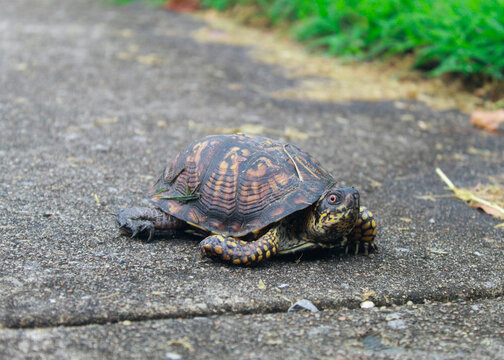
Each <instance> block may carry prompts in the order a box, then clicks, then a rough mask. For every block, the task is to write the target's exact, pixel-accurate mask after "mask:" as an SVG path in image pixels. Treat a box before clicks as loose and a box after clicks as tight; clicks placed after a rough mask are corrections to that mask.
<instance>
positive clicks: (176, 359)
mask: <svg viewBox="0 0 504 360" xmlns="http://www.w3.org/2000/svg"><path fill="white" fill-rule="evenodd" d="M165 358H166V359H169V360H180V359H182V356H181V355H179V354H177V353H166V354H165Z"/></svg>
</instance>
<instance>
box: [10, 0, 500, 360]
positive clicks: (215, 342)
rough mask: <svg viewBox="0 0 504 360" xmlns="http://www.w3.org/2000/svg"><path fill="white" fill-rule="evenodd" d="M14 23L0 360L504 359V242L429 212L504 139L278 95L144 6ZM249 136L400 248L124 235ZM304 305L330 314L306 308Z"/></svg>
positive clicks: (409, 111) (16, 14)
mask: <svg viewBox="0 0 504 360" xmlns="http://www.w3.org/2000/svg"><path fill="white" fill-rule="evenodd" d="M0 8H1V9H2V10H1V11H0V29H1V31H0V134H1V137H0V159H1V161H0V179H1V185H0V200H1V201H0V236H1V243H0V269H1V271H0V289H1V291H0V357H5V358H57V359H65V358H72V359H76V358H83V359H84V358H85V359H89V358H97V359H98V358H118V359H119V358H120V359H126V358H142V359H143V358H159V359H182V358H183V359H194V358H200V359H203V358H221V357H236V358H237V357H241V358H248V359H254V358H263V359H264V358H273V359H277V358H278V359H280V358H299V359H306V358H336V359H338V358H341V359H343V358H359V359H362V358H373V359H374V358H412V359H422V358H426V359H427V358H429V359H432V358H439V359H459V358H488V359H496V358H504V333H503V331H504V330H503V329H504V316H503V315H502V314H503V310H504V309H503V305H502V304H503V299H502V297H501V296H502V295H503V293H504V290H503V286H504V280H503V279H504V260H503V259H504V246H503V245H504V240H503V238H504V231H503V229H502V228H501V229H499V228H495V225H497V224H498V223H499V222H498V220H496V219H494V218H492V217H491V216H489V215H487V214H484V213H482V212H479V211H477V210H475V209H474V208H470V207H469V206H467V205H466V204H465V203H463V202H462V201H460V200H457V199H456V198H453V197H430V196H429V195H440V194H449V192H448V191H447V190H446V189H445V185H444V183H443V182H442V181H441V180H440V179H439V177H438V176H437V175H436V173H435V168H436V167H440V168H442V169H443V170H444V172H445V173H446V174H447V175H448V176H449V177H450V178H451V179H452V180H454V181H455V182H456V183H457V185H459V186H474V185H476V184H477V183H478V182H482V183H488V182H489V180H488V177H489V176H495V175H503V174H504V162H503V158H504V141H503V139H502V136H498V135H493V134H488V133H484V132H481V131H479V130H477V129H474V128H472V127H471V126H470V124H469V121H468V117H467V116H465V115H463V114H461V113H458V112H456V111H443V112H440V111H435V110H431V109H430V108H428V107H426V106H424V105H422V104H421V103H416V102H408V101H401V102H397V101H388V102H372V103H371V102H369V103H367V102H348V101H347V102H338V103H332V102H314V101H301V100H285V99H284V100H281V99H278V98H277V97H274V96H272V95H271V94H272V93H274V92H276V91H278V90H282V89H285V88H289V87H292V86H294V85H295V83H296V80H295V79H292V78H289V77H287V76H284V74H283V70H282V68H281V67H279V66H273V65H266V64H264V63H261V62H259V61H257V60H254V59H253V58H251V57H250V56H249V52H248V50H249V49H248V48H247V47H243V46H233V45H225V44H216V43H201V42H197V41H195V40H194V38H193V37H192V36H191V33H192V32H194V31H196V30H198V29H200V28H201V27H203V26H207V25H206V24H205V23H204V22H203V21H202V20H198V19H196V18H192V17H188V16H185V15H179V14H173V13H169V12H166V11H160V10H156V9H153V8H149V7H147V6H145V5H142V4H133V5H128V6H125V7H107V6H104V5H103V4H102V3H101V2H99V1H86V0H74V1H71V2H70V1H68V2H67V1H53V0H44V1H37V2H33V1H27V0H18V1H7V0H1V1H0ZM359 81H366V79H365V78H364V79H359ZM244 124H247V125H248V126H249V128H250V125H251V124H252V125H255V128H258V127H259V128H262V129H264V132H265V133H266V134H265V135H268V136H273V137H284V138H286V139H287V140H289V141H291V142H292V143H295V144H296V145H298V146H299V147H301V148H303V149H305V150H306V151H308V152H310V153H311V154H312V155H314V156H315V157H316V158H318V159H319V160H320V162H321V163H322V164H324V166H325V167H326V168H327V169H328V170H329V171H330V172H331V173H332V174H333V175H335V177H336V178H337V179H338V180H339V181H340V182H341V183H342V184H343V185H347V186H355V187H356V188H357V189H359V191H360V192H361V197H362V199H363V200H362V201H363V203H364V204H365V205H366V206H368V207H369V208H370V209H371V210H372V211H373V213H374V214H375V216H376V218H377V223H378V226H379V233H378V238H377V244H378V246H379V252H377V253H374V254H372V255H371V256H369V257H364V256H345V255H344V254H339V253H333V254H328V255H325V256H309V255H308V254H305V255H304V256H302V257H300V258H299V257H293V258H289V257H287V258H279V259H274V260H272V261H269V262H265V263H263V264H261V265H260V266H257V267H253V268H245V267H230V266H225V265H222V264H219V263H214V262H212V261H209V260H201V258H200V255H199V250H198V240H197V239H194V238H189V237H187V236H182V235H181V236H178V235H177V236H175V237H173V238H170V239H165V240H157V241H154V242H151V243H144V242H142V241H139V240H132V239H128V238H126V237H123V236H120V235H119V233H118V231H117V228H116V226H115V223H114V216H113V215H112V214H113V213H115V212H116V211H117V209H120V208H123V207H127V206H132V205H141V204H144V203H145V200H144V199H143V193H144V191H146V190H147V189H148V188H149V186H150V185H151V184H152V183H153V181H154V180H156V178H157V176H158V175H159V173H160V172H161V170H162V169H163V167H164V166H165V165H166V164H167V162H168V161H169V160H170V159H171V158H172V157H173V156H174V155H175V154H176V153H177V152H178V151H180V150H181V149H183V148H184V147H185V145H187V144H188V143H189V142H191V141H193V140H195V139H197V138H200V137H202V136H204V135H207V134H209V133H212V132H222V131H227V130H226V129H230V128H239V127H240V126H242V127H243V125H244ZM286 129H290V130H292V129H295V130H296V131H294V132H292V131H290V132H289V131H286ZM299 133H306V134H309V136H308V137H304V136H295V135H292V134H299ZM263 285H265V286H263ZM300 299H307V300H309V301H311V302H312V303H313V304H315V305H316V306H317V307H318V309H319V310H321V311H320V312H318V313H312V312H299V313H287V309H288V308H289V307H290V306H291V305H292V304H293V303H295V302H296V301H298V300H300ZM364 300H370V301H372V302H373V303H374V304H375V307H374V308H372V309H361V308H360V304H361V302H362V301H364Z"/></svg>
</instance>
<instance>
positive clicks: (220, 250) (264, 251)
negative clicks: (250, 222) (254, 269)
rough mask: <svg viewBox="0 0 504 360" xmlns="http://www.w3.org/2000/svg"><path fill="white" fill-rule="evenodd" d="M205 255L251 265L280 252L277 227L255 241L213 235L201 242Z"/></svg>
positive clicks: (233, 262) (228, 261)
mask: <svg viewBox="0 0 504 360" xmlns="http://www.w3.org/2000/svg"><path fill="white" fill-rule="evenodd" d="M200 248H201V253H202V254H203V256H208V257H212V258H217V259H219V260H221V261H224V262H227V263H232V264H236V265H239V264H241V265H251V264H255V263H258V262H260V261H262V260H264V259H269V258H270V257H271V256H273V255H276V254H277V252H278V232H277V227H275V228H272V229H270V230H269V231H268V232H267V233H266V234H264V235H263V236H261V237H260V238H259V239H257V240H255V241H243V240H239V239H235V238H233V237H231V236H225V235H211V236H208V237H207V238H205V239H204V240H203V241H202V242H201V243H200Z"/></svg>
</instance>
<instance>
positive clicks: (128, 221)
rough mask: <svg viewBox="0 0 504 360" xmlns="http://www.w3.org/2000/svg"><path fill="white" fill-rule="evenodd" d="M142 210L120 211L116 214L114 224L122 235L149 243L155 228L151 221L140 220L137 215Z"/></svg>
mask: <svg viewBox="0 0 504 360" xmlns="http://www.w3.org/2000/svg"><path fill="white" fill-rule="evenodd" d="M138 209H142V208H130V209H125V210H121V211H119V212H118V213H117V214H116V222H117V225H118V226H119V231H120V232H121V233H122V234H123V235H127V236H130V237H132V238H135V237H138V238H146V240H147V241H150V240H151V239H152V237H153V235H154V232H155V227H154V224H153V223H152V221H149V220H146V219H142V218H141V216H140V215H139V214H138V212H139V210H138Z"/></svg>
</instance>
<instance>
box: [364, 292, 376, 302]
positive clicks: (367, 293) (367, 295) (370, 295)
mask: <svg viewBox="0 0 504 360" xmlns="http://www.w3.org/2000/svg"><path fill="white" fill-rule="evenodd" d="M372 297H376V292H375V291H374V290H364V292H363V293H362V300H363V301H365V300H367V299H369V298H372Z"/></svg>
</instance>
